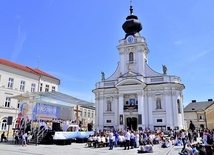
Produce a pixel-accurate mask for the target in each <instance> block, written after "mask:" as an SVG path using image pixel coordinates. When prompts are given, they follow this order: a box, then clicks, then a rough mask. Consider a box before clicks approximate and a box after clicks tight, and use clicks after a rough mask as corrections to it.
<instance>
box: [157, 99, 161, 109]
mask: <svg viewBox="0 0 214 155" xmlns="http://www.w3.org/2000/svg"><path fill="white" fill-rule="evenodd" d="M156 109H162V106H161V99H160V98H157V99H156Z"/></svg>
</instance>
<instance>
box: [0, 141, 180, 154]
mask: <svg viewBox="0 0 214 155" xmlns="http://www.w3.org/2000/svg"><path fill="white" fill-rule="evenodd" d="M108 149H109V148H108V147H104V148H89V147H86V146H85V144H84V143H72V144H71V145H35V144H30V145H27V146H21V145H15V144H14V142H0V155H71V154H73V155H98V154H105V155H134V154H138V153H137V150H138V149H137V148H134V149H129V150H123V147H117V148H114V149H113V150H108ZM154 150H155V151H154V153H148V154H154V155H178V152H179V151H181V147H178V146H173V147H171V148H161V145H155V146H154Z"/></svg>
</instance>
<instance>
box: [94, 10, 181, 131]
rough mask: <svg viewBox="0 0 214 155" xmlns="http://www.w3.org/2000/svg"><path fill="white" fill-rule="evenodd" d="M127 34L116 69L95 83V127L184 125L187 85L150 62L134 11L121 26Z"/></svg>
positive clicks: (119, 48) (141, 127)
mask: <svg viewBox="0 0 214 155" xmlns="http://www.w3.org/2000/svg"><path fill="white" fill-rule="evenodd" d="M122 27H123V30H124V31H125V37H124V38H123V39H121V40H120V41H119V45H118V46H117V49H118V50H119V56H120V61H119V63H118V66H117V69H116V71H115V72H114V73H113V74H112V75H111V76H110V77H108V78H105V73H104V72H102V78H101V79H102V80H101V81H100V82H97V83H96V88H95V89H94V90H93V93H94V94H95V102H96V103H95V104H96V117H95V128H97V129H101V130H102V129H105V128H115V129H122V130H123V129H126V128H129V129H134V130H137V129H148V128H149V129H151V130H154V129H163V130H167V129H174V128H179V129H181V128H183V125H184V115H183V95H182V90H183V89H184V85H183V84H181V80H180V78H179V77H177V76H174V75H168V74H167V67H166V66H165V65H163V66H162V67H163V73H158V72H156V71H154V70H153V69H152V68H150V66H149V65H148V54H149V52H150V51H149V49H148V47H147V43H146V40H145V38H144V37H143V36H141V35H140V31H141V30H142V25H141V22H140V21H139V20H138V17H137V16H135V15H134V14H133V9H132V6H130V15H129V16H127V18H126V21H125V23H124V24H123V25H122Z"/></svg>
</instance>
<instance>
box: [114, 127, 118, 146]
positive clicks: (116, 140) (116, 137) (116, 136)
mask: <svg viewBox="0 0 214 155" xmlns="http://www.w3.org/2000/svg"><path fill="white" fill-rule="evenodd" d="M114 136H115V142H114V145H115V147H117V145H118V139H119V134H118V132H117V131H115V134H114Z"/></svg>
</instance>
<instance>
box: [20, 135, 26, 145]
mask: <svg viewBox="0 0 214 155" xmlns="http://www.w3.org/2000/svg"><path fill="white" fill-rule="evenodd" d="M21 138H22V146H27V144H26V137H25V133H24V132H22V134H21Z"/></svg>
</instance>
